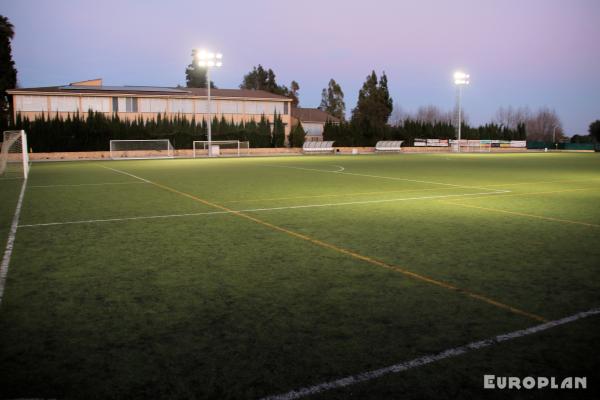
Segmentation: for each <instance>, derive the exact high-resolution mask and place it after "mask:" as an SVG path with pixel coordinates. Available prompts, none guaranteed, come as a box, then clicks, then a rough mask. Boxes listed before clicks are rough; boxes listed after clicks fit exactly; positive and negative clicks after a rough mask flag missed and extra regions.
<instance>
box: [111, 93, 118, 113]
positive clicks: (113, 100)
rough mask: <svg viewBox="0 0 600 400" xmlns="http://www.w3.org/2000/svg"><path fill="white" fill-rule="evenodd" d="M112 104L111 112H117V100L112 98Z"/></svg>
mask: <svg viewBox="0 0 600 400" xmlns="http://www.w3.org/2000/svg"><path fill="white" fill-rule="evenodd" d="M112 103H113V112H119V98H118V97H113V98H112Z"/></svg>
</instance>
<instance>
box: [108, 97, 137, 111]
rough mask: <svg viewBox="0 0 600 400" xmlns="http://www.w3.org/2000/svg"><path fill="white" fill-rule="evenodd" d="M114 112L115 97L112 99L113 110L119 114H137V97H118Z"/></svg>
mask: <svg viewBox="0 0 600 400" xmlns="http://www.w3.org/2000/svg"><path fill="white" fill-rule="evenodd" d="M117 102H118V104H117V107H116V110H115V97H113V110H115V111H119V112H138V99H137V97H119V100H118V101H117Z"/></svg>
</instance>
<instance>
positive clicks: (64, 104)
mask: <svg viewBox="0 0 600 400" xmlns="http://www.w3.org/2000/svg"><path fill="white" fill-rule="evenodd" d="M50 111H58V112H77V111H79V98H77V97H73V96H50Z"/></svg>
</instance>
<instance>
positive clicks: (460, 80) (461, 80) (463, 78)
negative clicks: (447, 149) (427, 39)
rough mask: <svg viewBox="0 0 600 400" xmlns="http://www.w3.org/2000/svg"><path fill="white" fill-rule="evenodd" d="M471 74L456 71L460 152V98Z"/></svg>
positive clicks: (455, 82)
mask: <svg viewBox="0 0 600 400" xmlns="http://www.w3.org/2000/svg"><path fill="white" fill-rule="evenodd" d="M469 78H470V76H469V74H465V73H464V72H460V71H457V72H455V73H454V84H455V85H456V88H457V90H458V93H457V102H458V146H457V151H458V152H459V153H460V133H461V132H460V130H461V124H462V122H461V113H462V110H461V105H460V100H461V96H462V87H463V86H465V85H468V84H469Z"/></svg>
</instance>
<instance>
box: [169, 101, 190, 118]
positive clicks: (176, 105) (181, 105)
mask: <svg viewBox="0 0 600 400" xmlns="http://www.w3.org/2000/svg"><path fill="white" fill-rule="evenodd" d="M171 112H172V113H183V114H191V113H193V112H194V102H193V101H192V100H185V99H172V100H171Z"/></svg>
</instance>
